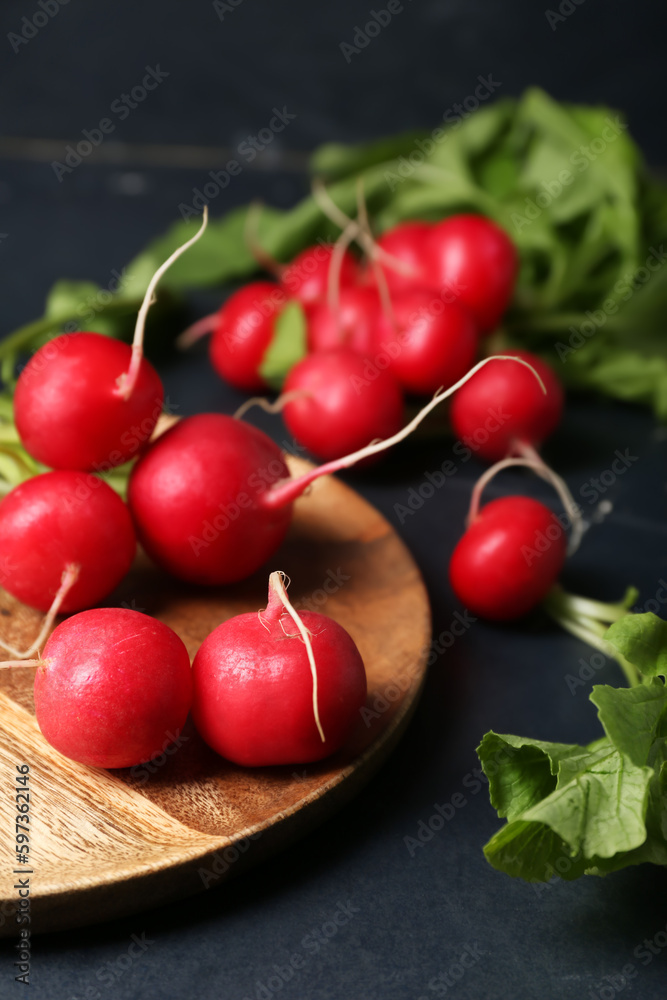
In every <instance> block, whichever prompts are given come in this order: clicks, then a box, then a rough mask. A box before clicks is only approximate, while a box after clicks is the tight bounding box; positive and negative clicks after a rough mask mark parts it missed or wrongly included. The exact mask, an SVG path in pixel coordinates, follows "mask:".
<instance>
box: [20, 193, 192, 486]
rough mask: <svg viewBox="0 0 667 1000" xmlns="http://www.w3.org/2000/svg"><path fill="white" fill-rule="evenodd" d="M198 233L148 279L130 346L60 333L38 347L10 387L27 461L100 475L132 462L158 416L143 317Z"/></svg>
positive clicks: (158, 393) (158, 396) (159, 393)
mask: <svg viewBox="0 0 667 1000" xmlns="http://www.w3.org/2000/svg"><path fill="white" fill-rule="evenodd" d="M207 220H208V215H207V212H206V211H205V212H204V221H203V223H202V226H201V228H200V229H199V231H198V232H197V233H196V234H195V236H193V237H192V239H190V240H188V241H187V243H185V244H183V246H181V247H179V249H178V250H176V251H175V253H173V254H172V255H171V257H169V259H168V260H166V261H165V262H164V264H162V265H161V267H159V268H158V270H157V271H156V272H155V274H154V275H153V277H152V279H151V281H150V283H149V285H148V288H147V289H146V295H145V297H144V301H143V303H142V305H141V308H140V310H139V314H138V316H137V323H136V327H135V331H134V341H133V344H132V347H131V348H130V347H129V346H128V345H127V344H123V343H120V342H119V341H116V340H112V339H111V338H109V337H105V336H103V335H102V334H100V333H73V334H62V335H61V336H59V337H56V338H54V339H53V340H51V341H49V342H48V343H47V344H45V345H44V346H43V347H41V348H40V349H39V350H38V351H37V352H36V353H35V354H34V355H33V356H32V358H31V359H30V361H29V362H28V364H27V365H26V366H25V368H24V369H23V371H22V372H21V375H20V376H19V379H18V381H17V384H16V391H15V394H14V419H15V423H16V429H17V431H18V433H19V436H20V438H21V441H22V443H23V445H24V447H25V449H26V451H28V452H29V454H30V455H32V457H33V458H35V459H37V461H38V462H42V463H43V464H44V465H47V466H49V467H50V468H52V469H81V470H85V471H88V470H95V471H97V472H102V471H106V470H108V469H111V468H113V467H114V466H116V465H122V463H123V462H127V461H128V460H129V459H130V458H133V457H134V456H135V455H136V454H137V453H138V451H139V450H140V449H141V448H142V447H143V446H144V445H145V444H146V443H147V442H148V441H149V439H150V437H151V434H152V433H153V430H154V428H155V425H156V423H157V421H158V418H159V416H160V413H161V412H162V402H163V398H164V391H163V388H162V382H161V381H160V377H159V376H158V374H157V372H156V371H155V369H154V368H153V366H152V365H151V364H149V362H148V361H146V359H145V358H144V357H143V338H144V327H145V324H146V315H147V313H148V309H149V307H150V305H151V303H152V302H153V293H154V291H155V289H156V287H157V284H158V281H159V280H160V278H161V277H162V275H163V274H164V272H165V271H166V270H167V268H169V267H170V266H171V264H172V263H173V262H174V261H175V260H177V258H178V257H180V255H181V254H182V253H184V252H185V251H186V250H187V249H188V247H190V246H192V244H193V243H195V242H196V241H197V240H198V239H199V237H200V236H201V235H202V233H203V232H204V229H205V228H206V224H207Z"/></svg>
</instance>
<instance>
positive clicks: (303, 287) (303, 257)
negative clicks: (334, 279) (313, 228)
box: [280, 244, 359, 305]
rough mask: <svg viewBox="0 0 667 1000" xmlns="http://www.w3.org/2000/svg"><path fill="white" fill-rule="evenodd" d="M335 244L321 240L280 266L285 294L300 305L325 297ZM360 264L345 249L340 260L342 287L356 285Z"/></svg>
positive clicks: (340, 282)
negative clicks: (288, 262)
mask: <svg viewBox="0 0 667 1000" xmlns="http://www.w3.org/2000/svg"><path fill="white" fill-rule="evenodd" d="M333 255H334V247H333V245H331V244H320V245H317V246H312V247H308V248H307V249H306V250H302V251H301V253H300V254H297V256H296V257H295V258H294V260H293V261H292V262H291V263H290V264H287V265H286V266H285V267H283V268H282V269H281V276H280V280H281V283H282V286H283V288H284V289H285V291H286V292H287V294H288V295H290V296H294V298H296V299H298V300H299V302H301V303H302V304H303V305H311V304H312V303H315V302H321V301H324V299H325V297H326V293H327V288H328V282H329V271H330V268H331V262H332V257H333ZM358 278H359V267H358V265H357V262H356V260H355V259H354V257H353V256H352V254H351V253H348V252H345V253H344V254H343V256H342V259H341V261H340V273H339V277H338V281H339V284H340V287H341V288H347V287H348V286H352V285H355V284H356V283H357V280H358Z"/></svg>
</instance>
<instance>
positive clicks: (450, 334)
mask: <svg viewBox="0 0 667 1000" xmlns="http://www.w3.org/2000/svg"><path fill="white" fill-rule="evenodd" d="M392 307H393V318H394V322H393V324H391V323H389V322H388V321H387V320H386V319H383V322H382V333H381V334H378V335H377V339H378V341H379V343H380V347H381V348H382V349H383V350H385V351H386V352H387V355H388V356H389V358H390V359H391V360H390V367H391V370H392V371H393V373H394V375H395V376H396V378H397V379H398V381H399V382H400V384H401V385H402V386H403V388H404V389H405V390H406V391H407V392H412V393H417V394H420V393H421V394H424V395H432V394H433V393H434V392H436V391H437V390H438V389H440V388H443V387H444V388H448V387H449V386H450V385H453V384H454V382H457V381H458V380H459V379H460V378H462V377H463V376H464V375H465V373H466V372H467V371H468V370H469V369H470V367H471V366H472V364H473V362H474V360H475V354H476V351H477V340H478V337H477V328H476V326H475V323H474V321H473V318H472V316H471V314H470V313H469V312H468V310H467V309H466V308H465V306H463V305H461V304H459V303H458V302H445V301H443V300H442V299H441V298H440V297H439V296H438V295H436V293H435V292H428V291H425V290H421V289H419V290H413V291H411V292H405V293H403V294H402V295H397V296H396V297H395V298H394V300H393V304H392Z"/></svg>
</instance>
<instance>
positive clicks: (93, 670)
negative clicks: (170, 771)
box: [35, 608, 192, 767]
mask: <svg viewBox="0 0 667 1000" xmlns="http://www.w3.org/2000/svg"><path fill="white" fill-rule="evenodd" d="M191 701H192V671H191V669H190V658H189V656H188V652H187V650H186V648H185V646H184V645H183V642H182V641H181V639H179V637H178V636H177V635H176V633H175V632H173V631H172V630H171V629H170V628H168V626H167V625H163V624H162V622H159V621H156V620H155V619H154V618H151V617H149V615H144V614H141V612H139V611H130V610H128V609H124V608H99V609H97V610H95V611H84V612H82V613H81V614H78V615H74V616H73V617H72V618H68V619H67V620H66V621H64V622H63V623H62V624H61V625H59V626H58V627H57V628H56V629H55V630H54V632H53V633H52V635H51V637H50V638H49V641H48V642H47V644H46V646H45V647H44V652H43V655H42V659H41V662H40V664H39V666H38V668H37V672H36V674H35V714H36V716H37V722H38V724H39V728H40V729H41V731H42V733H43V735H44V737H45V739H46V740H47V741H48V742H49V743H50V744H51V746H53V747H55V749H56V750H58V751H59V752H60V753H62V754H64V755H65V756H66V757H70V758H71V759H72V760H76V761H79V763H81V764H88V765H89V766H90V767H132V766H133V765H135V764H141V763H143V762H144V761H147V760H150V758H151V757H152V756H153V755H154V754H158V753H161V752H162V751H164V750H165V749H166V748H167V747H168V746H169V744H170V743H172V742H173V741H174V740H175V739H176V738H177V737H178V734H179V730H180V729H181V728H182V727H183V725H184V723H185V720H186V718H187V715H188V711H189V709H190V703H191Z"/></svg>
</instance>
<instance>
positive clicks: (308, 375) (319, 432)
mask: <svg viewBox="0 0 667 1000" xmlns="http://www.w3.org/2000/svg"><path fill="white" fill-rule="evenodd" d="M283 391H284V392H285V393H288V392H297V391H298V392H302V393H304V395H303V397H302V398H300V399H292V400H290V402H289V403H287V404H286V405H285V407H284V409H283V416H284V419H285V423H286V425H287V427H288V429H289V431H290V433H291V434H293V435H294V437H295V438H296V440H297V441H298V442H299V443H300V444H302V445H304V446H305V447H306V448H307V449H308V450H309V451H310V452H312V454H313V455H317V456H318V458H322V459H324V460H331V459H335V458H340V457H342V456H343V455H347V454H348V453H350V452H354V451H357V450H359V449H360V448H363V447H365V446H366V445H368V444H370V443H371V441H373V440H375V439H377V438H387V437H391V436H392V435H393V434H395V433H396V432H397V431H398V430H399V428H400V427H401V425H402V422H403V395H402V393H401V388H400V386H399V384H398V382H397V381H396V379H395V378H394V376H393V375H392V374H391V372H390V371H387V370H386V369H382V368H380V367H378V366H377V365H375V364H374V363H373V361H372V360H371V359H370V358H367V357H364V356H363V355H361V354H357V353H356V352H355V351H353V350H352V349H351V348H349V347H339V348H337V349H336V350H332V351H324V352H322V353H320V354H309V355H308V356H307V357H306V358H304V359H303V360H302V361H299V362H298V364H296V365H295V366H294V368H292V370H291V372H290V373H289V375H288V376H287V379H286V381H285V384H284V387H283Z"/></svg>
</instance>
